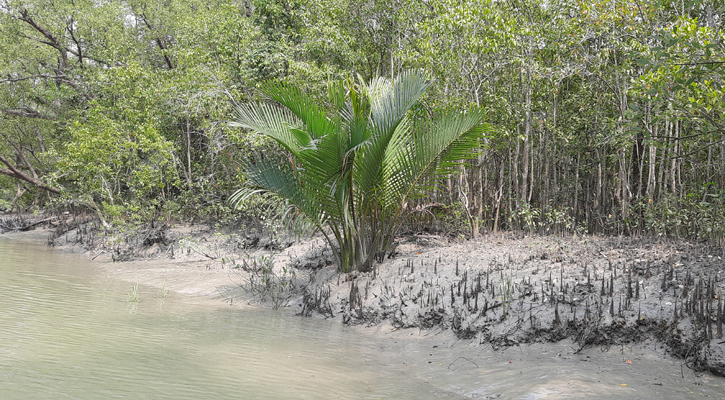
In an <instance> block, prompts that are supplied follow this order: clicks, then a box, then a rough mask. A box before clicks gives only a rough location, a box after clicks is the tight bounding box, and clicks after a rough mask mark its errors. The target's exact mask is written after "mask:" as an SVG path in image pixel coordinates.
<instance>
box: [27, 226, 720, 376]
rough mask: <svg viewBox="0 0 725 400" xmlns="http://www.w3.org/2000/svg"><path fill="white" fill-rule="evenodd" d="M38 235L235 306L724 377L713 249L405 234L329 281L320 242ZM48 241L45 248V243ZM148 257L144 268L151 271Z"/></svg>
mask: <svg viewBox="0 0 725 400" xmlns="http://www.w3.org/2000/svg"><path fill="white" fill-rule="evenodd" d="M66 225H67V226H74V228H72V229H65V228H64V229H62V230H65V232H62V233H61V234H58V232H59V231H58V226H62V224H57V225H56V228H55V230H54V232H55V233H54V234H53V233H51V232H50V231H47V232H46V233H37V231H36V232H29V233H25V234H26V235H29V234H33V235H36V236H38V237H41V235H45V237H47V238H48V240H49V241H52V242H53V243H54V244H55V245H56V247H59V248H64V249H66V250H69V251H85V252H86V254H87V255H88V257H90V258H94V259H95V260H96V261H97V263H98V265H99V267H100V268H103V269H104V270H105V271H106V273H107V274H109V276H114V277H117V278H120V279H124V280H126V281H129V282H134V283H140V284H142V285H150V286H155V287H164V288H166V289H168V290H172V291H176V292H179V293H184V294H186V295H189V296H194V297H196V298H198V299H199V301H205V300H204V299H207V300H208V299H212V300H213V301H217V302H219V301H224V302H227V303H229V304H235V305H241V306H242V307H249V306H255V303H258V302H259V301H260V300H261V299H264V300H266V301H265V302H264V304H263V305H264V306H280V307H282V306H284V307H289V308H291V309H292V310H294V311H295V312H296V313H299V314H303V315H306V316H322V317H325V318H332V319H336V320H339V321H341V322H342V323H345V324H351V325H365V326H379V327H380V326H385V327H387V326H390V328H391V329H400V328H418V329H425V330H432V331H451V332H453V333H454V334H455V335H456V336H457V337H459V338H463V339H468V340H471V341H474V342H477V343H479V344H490V345H491V346H493V347H494V348H506V347H508V346H515V345H519V344H523V343H549V342H558V341H561V340H563V339H571V340H573V341H574V343H575V344H576V347H577V350H581V349H585V348H587V347H592V346H600V347H605V348H606V347H609V346H614V345H624V344H644V345H647V346H649V347H651V348H652V349H654V350H656V351H658V352H660V353H661V354H666V355H671V356H674V357H676V358H679V359H682V360H685V362H686V363H687V365H688V366H689V367H691V368H693V369H695V370H698V371H703V370H708V371H711V372H713V373H715V374H718V375H722V376H725V348H724V345H725V339H723V338H722V334H723V333H722V322H723V320H722V318H723V316H722V306H723V305H722V297H721V293H722V291H723V289H725V282H723V273H724V272H723V271H725V260H723V258H725V257H724V254H723V249H722V248H721V247H715V246H709V245H708V244H704V243H693V242H686V241H672V240H666V239H658V238H631V237H594V236H583V237H581V236H579V237H564V238H562V237H553V236H535V235H534V236H527V235H523V234H514V233H505V234H499V235H487V236H484V237H482V238H481V239H480V240H479V241H463V240H460V241H452V240H449V239H447V238H444V237H438V236H429V235H418V236H409V237H403V238H401V239H400V243H399V245H398V247H397V255H396V256H395V257H394V258H393V259H388V260H385V263H383V264H382V265H380V266H378V268H377V269H376V270H375V271H373V272H371V273H365V274H361V273H350V274H339V273H337V271H336V269H335V268H334V266H333V265H332V263H331V258H330V256H331V255H330V253H329V251H326V250H325V246H324V244H323V242H322V241H321V240H319V239H311V240H306V241H303V242H301V243H294V244H293V243H292V242H290V241H280V240H271V239H269V238H260V237H246V236H243V235H238V234H222V233H219V232H215V231H214V230H212V229H209V228H208V227H204V226H196V227H191V226H177V227H168V226H157V227H153V226H151V227H149V229H146V230H145V231H144V232H141V233H139V234H137V235H136V236H126V237H121V236H113V235H109V234H107V233H104V231H102V230H99V229H95V228H94V226H93V222H90V221H89V222H84V223H76V224H71V223H68V222H66ZM51 239H52V240H51ZM149 260H151V261H152V262H149Z"/></svg>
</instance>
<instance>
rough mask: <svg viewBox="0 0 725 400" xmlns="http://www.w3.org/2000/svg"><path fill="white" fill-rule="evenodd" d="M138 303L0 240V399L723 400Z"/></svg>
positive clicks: (644, 354) (84, 272) (720, 394)
mask: <svg viewBox="0 0 725 400" xmlns="http://www.w3.org/2000/svg"><path fill="white" fill-rule="evenodd" d="M131 291H132V285H131V284H130V283H128V282H124V281H119V280H114V279H111V278H108V277H107V276H106V275H104V274H103V273H102V272H101V270H100V269H99V268H96V267H94V265H93V263H92V262H90V261H89V260H88V259H87V257H84V256H79V255H73V254H67V253H61V252H55V251H52V250H50V249H49V248H47V247H46V246H45V245H42V244H38V243H33V242H28V241H22V240H16V239H8V238H6V237H0V399H10V400H13V399H22V400H28V399H116V398H125V399H463V398H480V399H493V398H501V399H559V398H599V399H690V398H692V399H694V398H703V397H709V398H715V399H725V379H723V378H718V377H713V376H710V375H704V376H697V375H695V374H693V373H692V372H691V371H689V370H688V369H687V368H686V367H684V368H683V366H682V365H681V363H680V362H679V361H678V360H672V359H669V358H667V357H665V356H662V355H661V354H658V352H659V353H662V351H658V350H657V349H656V348H655V349H649V350H645V349H643V348H640V347H624V348H617V349H610V350H609V351H607V352H604V351H601V350H600V349H590V350H587V351H585V352H583V353H582V354H574V352H573V349H572V345H571V344H568V343H559V344H549V345H532V346H522V347H518V348H510V349H507V350H504V351H493V350H492V349H491V348H490V346H474V345H472V344H470V343H469V342H464V341H457V340H455V339H454V338H452V337H451V336H450V335H449V334H446V333H426V332H419V331H417V330H416V331H395V332H392V331H391V329H390V328H385V329H374V328H353V327H345V326H343V325H341V324H340V323H339V322H338V321H325V320H321V319H314V318H301V317H297V316H293V315H290V314H289V313H285V312H272V311H266V310H257V309H247V308H239V307H231V306H213V307H211V306H209V305H208V304H196V303H195V302H194V301H191V300H190V299H189V298H186V297H184V296H182V295H179V294H175V293H168V294H167V295H165V296H164V295H162V293H161V291H160V290H159V289H157V288H146V287H140V288H139V298H140V299H141V300H140V301H138V302H133V301H129V299H130V296H129V292H131ZM627 361H629V362H627Z"/></svg>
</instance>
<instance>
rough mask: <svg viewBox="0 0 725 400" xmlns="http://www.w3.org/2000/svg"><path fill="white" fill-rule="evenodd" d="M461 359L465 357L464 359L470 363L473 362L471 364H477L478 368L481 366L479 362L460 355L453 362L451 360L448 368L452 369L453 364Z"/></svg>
mask: <svg viewBox="0 0 725 400" xmlns="http://www.w3.org/2000/svg"><path fill="white" fill-rule="evenodd" d="M460 359H464V360H466V361H468V362H469V363H471V364H473V365H475V366H476V368H479V366H478V364H476V363H475V362H473V361H471V360H470V359H468V358H466V357H458V358H456V359H455V360H453V362H451V363H450V364H448V369H451V367H452V366H453V364H455V363H456V361H458V360H460Z"/></svg>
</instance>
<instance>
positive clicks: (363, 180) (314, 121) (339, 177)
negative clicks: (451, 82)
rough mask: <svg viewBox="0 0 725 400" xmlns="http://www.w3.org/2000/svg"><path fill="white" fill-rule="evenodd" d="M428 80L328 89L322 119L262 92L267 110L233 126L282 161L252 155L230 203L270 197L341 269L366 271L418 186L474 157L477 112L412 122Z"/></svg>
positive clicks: (301, 101) (288, 95)
mask: <svg viewBox="0 0 725 400" xmlns="http://www.w3.org/2000/svg"><path fill="white" fill-rule="evenodd" d="M430 83H431V82H430V81H429V80H428V79H427V78H426V77H425V75H424V74H423V73H421V72H419V71H409V72H406V73H403V74H401V75H400V76H399V77H398V78H397V79H396V80H395V81H393V82H390V81H388V80H387V79H384V78H377V79H374V80H373V81H372V82H371V83H370V84H368V85H364V84H363V85H355V84H352V83H349V84H348V86H343V84H338V85H331V86H330V93H329V99H330V101H331V102H332V106H333V107H332V108H333V110H334V112H331V113H329V112H327V111H326V110H324V109H323V108H322V107H320V106H319V105H318V104H317V103H315V102H314V101H312V100H311V99H309V98H308V97H307V96H305V95H304V93H302V92H301V91H300V90H299V89H298V88H296V87H292V86H289V85H286V84H282V83H274V84H268V85H265V86H264V88H263V91H264V93H265V94H266V95H267V96H269V98H270V99H271V100H272V101H273V102H274V103H257V104H247V105H242V106H239V107H238V110H237V119H236V121H234V122H233V123H232V125H234V126H238V127H242V128H246V129H250V130H253V131H256V132H258V133H261V134H263V135H266V136H268V137H270V138H272V139H274V140H276V141H277V142H278V143H279V144H280V145H281V146H282V147H283V148H284V149H285V150H286V151H287V152H289V156H290V157H289V161H288V162H282V163H280V162H279V160H271V159H267V158H264V157H262V156H258V157H256V158H252V159H250V160H249V161H248V162H247V164H246V166H245V173H246V176H247V179H248V180H247V183H246V186H245V187H244V188H242V189H240V190H238V191H237V192H236V193H235V194H234V195H233V196H232V197H231V199H230V201H231V202H232V203H234V204H237V205H238V204H239V203H240V202H241V201H242V200H243V199H245V198H247V197H248V196H252V195H256V194H260V193H264V194H274V195H276V196H279V197H281V198H283V199H285V200H286V201H287V204H289V207H290V209H289V210H288V212H287V215H288V216H290V217H291V218H290V220H291V221H294V223H295V225H296V226H307V227H311V228H313V229H314V230H316V231H320V232H321V233H322V234H323V235H324V236H325V238H326V240H327V241H328V243H329V245H330V247H331V248H332V249H333V252H334V253H335V257H336V262H337V265H338V268H339V269H340V270H341V271H344V272H348V271H351V270H362V271H365V270H369V269H370V268H371V267H372V266H373V263H374V261H375V259H376V258H380V256H381V255H383V254H384V253H385V252H386V251H388V250H389V249H390V248H391V246H392V244H393V240H394V239H395V235H396V233H397V231H398V230H399V228H400V226H401V224H402V223H403V221H404V220H405V218H406V216H407V215H408V212H409V209H408V207H407V205H408V203H409V201H410V200H412V199H414V198H416V197H419V196H424V195H425V193H426V190H429V188H427V187H425V186H424V182H429V181H430V180H431V179H439V178H442V177H445V176H447V175H448V174H450V173H451V172H452V171H453V169H454V168H455V167H456V166H457V165H458V163H459V162H460V161H461V160H465V159H470V158H473V157H475V155H476V152H477V151H478V149H479V148H480V139H481V137H482V134H483V133H484V127H485V126H484V125H483V124H482V115H481V114H480V112H478V111H477V110H472V111H469V112H466V113H453V114H450V115H444V116H442V117H440V118H438V119H436V120H434V121H425V122H423V123H414V121H413V119H412V117H411V111H410V110H411V108H412V107H413V106H414V105H415V104H416V103H417V102H418V101H419V100H420V98H421V97H422V96H423V94H424V93H425V90H426V89H427V88H428V86H429V85H430Z"/></svg>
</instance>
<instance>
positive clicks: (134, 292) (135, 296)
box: [128, 283, 141, 303]
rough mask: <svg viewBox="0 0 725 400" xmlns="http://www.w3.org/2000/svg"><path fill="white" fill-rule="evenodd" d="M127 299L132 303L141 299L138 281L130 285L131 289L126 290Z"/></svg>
mask: <svg viewBox="0 0 725 400" xmlns="http://www.w3.org/2000/svg"><path fill="white" fill-rule="evenodd" d="M128 301H130V302H132V303H138V302H139V301H141V296H139V293H138V283H137V284H135V285H133V286H132V287H131V291H130V292H128Z"/></svg>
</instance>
